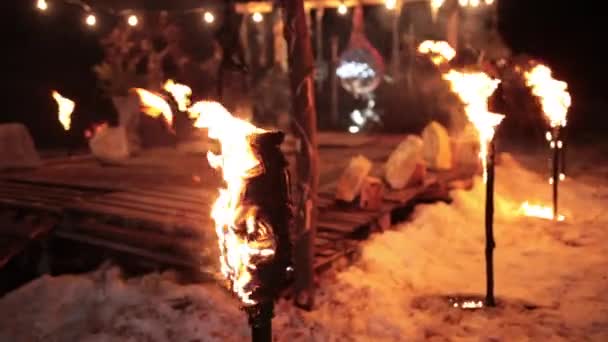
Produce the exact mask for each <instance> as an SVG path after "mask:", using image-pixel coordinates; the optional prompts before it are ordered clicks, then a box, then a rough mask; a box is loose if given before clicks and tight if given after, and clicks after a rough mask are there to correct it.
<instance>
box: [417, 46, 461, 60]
mask: <svg viewBox="0 0 608 342" xmlns="http://www.w3.org/2000/svg"><path fill="white" fill-rule="evenodd" d="M418 52H419V53H421V54H423V55H428V56H429V58H430V59H431V61H432V62H433V64H435V65H441V64H444V63H447V62H449V61H451V60H452V59H454V57H456V51H455V50H454V49H453V48H452V47H451V46H450V44H448V42H445V41H434V40H425V41H424V42H422V43H420V45H419V46H418Z"/></svg>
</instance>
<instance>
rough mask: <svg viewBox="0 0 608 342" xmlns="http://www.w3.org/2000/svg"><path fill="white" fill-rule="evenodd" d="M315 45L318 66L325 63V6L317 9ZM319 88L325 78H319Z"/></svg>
mask: <svg viewBox="0 0 608 342" xmlns="http://www.w3.org/2000/svg"><path fill="white" fill-rule="evenodd" d="M315 45H316V50H317V51H316V52H317V67H321V64H322V63H323V7H318V8H317V10H316V11H315ZM317 82H318V86H319V90H321V86H322V84H323V78H321V77H319V79H318V80H317Z"/></svg>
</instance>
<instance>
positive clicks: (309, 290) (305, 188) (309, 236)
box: [283, 0, 319, 310]
mask: <svg viewBox="0 0 608 342" xmlns="http://www.w3.org/2000/svg"><path fill="white" fill-rule="evenodd" d="M283 7H284V8H285V31H284V33H285V40H286V41H287V47H288V48H287V51H288V62H289V78H290V83H291V94H292V101H293V111H294V120H293V125H294V126H295V127H294V128H295V132H297V134H298V136H299V141H300V144H299V146H300V149H299V151H298V154H297V157H296V164H297V170H298V171H297V173H298V174H297V176H298V178H297V180H298V183H299V184H300V185H301V197H300V198H301V202H300V207H299V208H298V212H297V219H296V222H297V225H296V234H297V236H296V237H295V245H294V250H295V253H294V254H295V259H294V262H295V284H294V288H295V292H296V298H295V302H296V305H298V306H300V307H302V308H304V309H307V310H311V309H312V308H313V306H314V290H315V289H314V269H313V262H314V240H315V233H316V221H317V210H316V204H317V189H318V183H319V168H318V158H319V156H318V150H317V113H316V109H315V108H316V107H315V88H314V80H313V71H314V65H313V56H312V48H311V42H310V33H309V31H308V28H307V23H306V12H305V10H304V1H303V0H283Z"/></svg>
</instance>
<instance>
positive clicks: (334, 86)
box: [329, 35, 340, 128]
mask: <svg viewBox="0 0 608 342" xmlns="http://www.w3.org/2000/svg"><path fill="white" fill-rule="evenodd" d="M338 42H339V41H338V36H335V35H334V36H332V37H331V68H330V69H329V79H330V88H331V92H330V99H329V100H330V108H331V124H332V128H336V127H338V124H339V123H340V113H339V109H338V76H337V75H336V69H338V63H340V60H339V58H340V56H339V55H338V48H339V47H338Z"/></svg>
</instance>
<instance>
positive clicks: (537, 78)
mask: <svg viewBox="0 0 608 342" xmlns="http://www.w3.org/2000/svg"><path fill="white" fill-rule="evenodd" d="M524 77H525V79H526V84H527V85H528V86H529V87H531V88H532V93H533V94H534V95H535V96H537V97H538V98H539V99H540V101H541V105H542V108H543V112H544V113H545V116H546V117H547V120H548V121H549V124H550V125H551V127H553V128H556V127H565V126H566V124H567V120H566V116H567V114H568V109H569V108H570V105H571V104H572V99H571V97H570V93H568V84H567V83H566V82H563V81H558V80H556V79H554V78H553V76H552V75H551V69H550V68H549V67H547V66H545V65H542V64H539V65H537V66H535V67H534V68H533V69H532V70H530V71H526V72H525V73H524Z"/></svg>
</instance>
